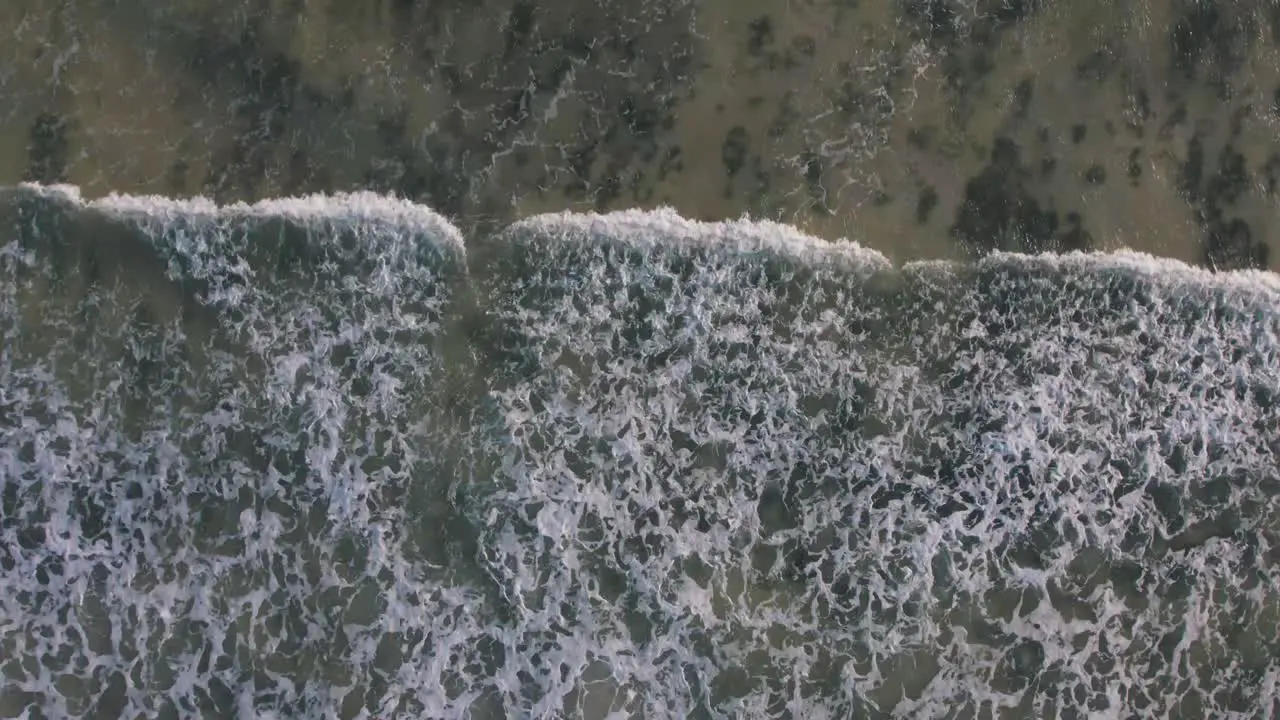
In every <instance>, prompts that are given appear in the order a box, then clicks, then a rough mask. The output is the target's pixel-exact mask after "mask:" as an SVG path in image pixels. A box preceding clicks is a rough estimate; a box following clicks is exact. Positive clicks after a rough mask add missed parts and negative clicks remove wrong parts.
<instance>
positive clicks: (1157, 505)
mask: <svg viewBox="0 0 1280 720" xmlns="http://www.w3.org/2000/svg"><path fill="white" fill-rule="evenodd" d="M24 192H28V193H31V194H32V195H33V196H35V197H39V198H43V199H44V200H46V201H49V202H50V203H51V204H57V205H61V206H65V207H70V208H72V209H73V210H75V209H78V208H83V209H85V210H86V211H88V212H97V213H102V214H105V215H106V216H108V217H111V218H115V219H117V220H123V221H124V226H125V227H132V228H137V229H139V230H140V231H141V232H143V233H144V234H145V235H146V236H147V238H149V246H151V247H153V248H154V249H155V251H156V253H157V254H158V255H160V256H162V257H164V258H165V259H166V260H168V261H169V270H170V274H171V277H172V279H173V280H172V283H173V285H174V287H177V288H179V289H180V290H181V291H182V292H184V293H194V294H195V295H196V297H195V299H194V302H195V303H196V304H197V305H198V306H200V307H201V308H203V309H205V310H207V311H208V312H209V313H210V314H211V315H212V316H213V317H214V318H215V321H214V322H213V323H212V327H205V326H203V325H201V324H199V322H197V320H198V318H196V319H193V317H195V316H194V315H193V314H192V313H189V312H169V313H167V314H166V313H165V312H164V311H163V310H164V309H163V308H159V307H153V306H154V305H155V304H156V301H155V300H154V297H155V295H154V294H152V295H148V291H147V288H148V286H149V285H150V284H154V283H158V282H160V278H155V277H145V278H143V277H138V278H134V279H130V278H128V277H127V276H126V277H124V278H123V279H121V280H120V282H119V283H117V284H116V285H115V286H113V287H98V286H95V285H94V284H93V283H92V282H90V281H88V280H87V279H86V280H85V282H83V283H80V282H67V281H66V280H67V278H68V277H72V278H74V277H77V275H76V273H80V275H81V276H84V277H86V278H87V277H88V276H89V275H91V268H89V267H88V266H86V265H84V263H85V261H84V260H83V259H77V258H81V255H78V254H77V253H76V252H70V253H68V252H66V251H65V247H67V244H68V243H70V245H71V246H72V247H74V246H75V244H76V243H77V242H83V243H92V242H93V239H92V238H74V237H64V238H61V240H62V241H63V242H61V243H53V244H43V245H42V244H41V243H40V242H38V239H39V237H40V233H37V232H29V231H28V229H25V228H18V229H17V235H18V236H19V237H21V238H22V248H21V252H16V251H14V252H10V249H12V248H14V247H16V246H18V245H19V243H18V242H16V241H11V239H10V238H9V237H7V236H2V235H0V248H3V249H2V250H0V282H2V283H3V285H0V335H3V337H4V341H5V345H4V350H3V352H0V480H3V495H2V496H0V522H2V524H0V586H3V587H5V588H6V592H5V593H0V627H3V632H0V673H2V674H3V676H4V679H5V689H4V690H3V691H2V692H0V711H6V712H7V711H11V710H12V711H14V712H18V711H20V709H21V708H22V707H24V706H27V705H34V706H35V707H37V708H39V709H40V710H41V712H42V713H43V714H44V715H46V716H108V715H109V716H119V715H122V716H132V715H147V714H151V713H155V714H160V715H162V716H163V715H165V714H166V713H167V714H169V715H170V716H172V715H177V716H185V715H195V714H202V715H205V716H215V717H219V716H220V717H235V716H245V715H252V716H269V715H274V716H277V717H406V718H409V717H412V718H418V717H430V718H453V717H467V716H470V717H493V718H498V717H581V718H603V717H607V716H611V714H612V716H613V717H752V718H755V717H814V718H819V717H849V716H858V717H904V718H906V717H910V718H916V717H923V718H928V717H950V716H953V715H954V714H955V713H961V714H965V713H972V714H981V713H982V712H986V711H997V710H998V709H999V708H1006V709H1008V710H1009V711H1010V712H1011V713H1012V716H1014V717H1044V716H1067V715H1069V714H1071V713H1073V712H1074V713H1077V714H1081V715H1094V716H1101V715H1107V714H1109V715H1114V716H1118V717H1126V716H1129V715H1133V714H1141V715H1144V716H1168V717H1177V716H1188V715H1199V716H1206V715H1207V716H1213V717H1232V715H1231V713H1232V712H1235V713H1236V715H1235V716H1237V717H1251V716H1253V715H1255V714H1256V711H1257V710H1258V708H1264V707H1265V705H1264V703H1266V702H1268V698H1272V697H1274V693H1273V691H1274V688H1275V686H1276V682H1277V681H1276V678H1277V677H1280V665H1278V664H1277V660H1276V657H1277V656H1278V655H1280V635H1278V633H1280V567H1278V562H1277V557H1280V556H1277V552H1280V471H1278V470H1277V468H1278V467H1280V443H1276V442H1275V428H1276V427H1280V408H1278V407H1277V399H1278V398H1280V356H1278V355H1277V353H1278V352H1280V339H1278V338H1280V311H1278V310H1277V305H1276V296H1277V293H1276V287H1277V285H1276V281H1275V277H1274V276H1270V275H1266V274H1262V273H1207V272H1203V271H1199V270H1195V269H1191V268H1187V267H1186V266H1181V265H1178V264H1173V263H1167V262H1165V261H1160V260H1156V259H1153V258H1149V257H1146V256H1140V255H1136V254H1118V255H1111V256H1098V255H1093V256H1084V255H1073V256H1066V257H1062V258H1058V257H1037V258H1024V257H1020V256H1008V255H1000V256H995V257H991V258H988V259H986V260H983V261H981V262H978V263H973V264H965V263H911V264H908V265H906V266H904V267H902V268H901V269H894V268H892V267H890V266H889V264H888V262H887V261H886V260H885V259H884V257H883V256H881V255H879V254H878V253H874V252H873V251H869V250H866V249H864V248H861V247H860V246H858V245H856V244H853V243H844V242H840V243H827V242H825V241H822V240H818V239H815V238H811V237H808V236H806V235H803V234H802V233H799V232H797V231H795V230H793V229H790V228H787V227H785V226H781V225H776V224H772V223H754V222H751V221H746V220H743V221H735V222H729V223H696V222H690V221H685V220H682V219H680V218H678V217H676V216H675V215H674V214H673V213H671V212H670V211H657V212H640V211H632V212H626V213H619V214H612V215H584V216H575V215H569V214H561V215H555V216H540V217H538V218H532V219H529V220H525V221H522V222H520V223H517V224H515V225H513V226H512V227H511V228H509V229H508V230H507V232H506V233H504V234H503V235H502V236H501V237H499V238H498V239H497V240H496V241H495V242H496V243H497V244H499V245H501V244H504V243H505V244H506V245H507V250H508V252H506V253H496V254H495V257H496V258H497V260H495V262H494V264H493V265H492V266H490V267H482V268H481V267H473V268H472V272H471V276H470V281H471V282H474V283H476V285H477V289H479V290H481V291H482V292H479V293H478V296H479V297H480V298H481V301H482V302H483V303H486V304H485V305H483V306H482V307H481V308H479V309H480V310H484V311H485V312H484V313H474V310H475V309H474V308H472V309H467V308H460V307H458V306H457V303H458V302H459V301H458V300H457V299H455V298H454V296H453V294H452V289H453V288H454V287H456V284H457V283H456V281H457V280H458V278H457V277H456V276H458V275H459V274H460V273H462V272H463V268H461V267H460V266H459V265H458V264H457V263H454V262H452V261H451V259H450V257H447V256H452V255H453V253H445V254H444V255H431V254H425V255H424V254H421V253H416V252H404V250H405V248H407V247H410V244H406V243H404V242H403V241H401V240H398V239H397V238H402V237H403V236H404V235H405V234H406V230H408V231H409V233H408V234H410V235H413V236H414V237H415V238H417V240H415V243H417V242H421V243H426V244H427V245H431V246H437V245H438V246H440V247H444V248H449V247H457V248H458V249H459V250H460V249H461V245H460V242H461V241H460V240H459V239H458V238H459V237H460V235H458V233H457V231H456V230H453V229H452V228H451V227H444V226H441V225H440V224H439V222H438V221H437V220H436V219H432V218H436V217H437V216H434V214H432V213H430V211H426V210H422V209H420V208H418V207H417V206H413V205H411V204H407V203H400V201H392V200H384V199H379V198H376V197H372V196H367V195H356V196H340V197H339V198H337V199H323V198H321V199H310V200H298V201H272V202H267V203H259V204H256V205H253V206H228V207H225V208H218V207H215V206H213V205H212V204H211V203H208V202H207V201H181V202H176V201H169V200H164V199H155V198H127V197H116V198H111V199H107V200H102V201H94V202H92V203H83V202H82V201H81V200H80V199H79V197H78V194H77V192H76V191H75V190H74V189H69V188H41V187H29V188H24ZM335 208H337V209H335ZM344 208H345V209H344ZM352 208H362V209H359V210H353V209H352ZM379 208H381V209H379ZM342 213H346V215H343V214H342ZM316 217H322V218H327V219H325V220H323V221H322V222H320V223H316V222H313V220H314V218H316ZM340 217H346V218H348V220H349V222H345V223H344V222H342V221H340V220H339V219H338V218H340ZM278 220H283V222H277V221H278ZM21 222H23V223H28V224H34V225H36V226H39V228H40V229H42V230H45V231H48V232H74V231H75V230H76V226H75V225H74V224H70V225H57V224H55V223H52V222H50V221H49V220H48V219H47V218H45V217H44V216H43V215H42V214H41V211H40V210H39V209H37V210H36V211H34V212H33V213H27V214H25V215H22V219H21ZM282 227H284V228H285V229H286V230H288V228H293V227H298V228H301V229H302V230H304V232H301V233H299V234H298V235H297V237H296V238H294V240H296V241H297V243H301V246H298V245H297V243H294V244H290V243H291V242H294V240H282V239H281V238H280V236H281V235H282V234H287V233H286V232H285V231H283V230H281V228H282ZM6 231H7V229H6ZM289 232H291V230H290V231H289ZM341 237H347V238H350V237H355V238H356V239H358V240H361V242H356V243H350V242H343V241H341ZM262 247H268V248H273V250H272V251H270V252H264V251H262V250H261V248H262ZM277 251H278V252H277ZM77 262H79V263H80V265H77V264H76V263H77ZM191 280H199V281H200V282H199V283H191V282H190V281H191ZM148 303H150V305H149V304H148ZM462 312H467V313H470V315H469V316H468V317H480V318H484V319H485V322H484V324H483V327H480V328H479V329H477V328H474V327H471V326H469V325H468V324H467V323H459V322H457V315H458V314H459V313H462ZM470 322H473V320H468V323H470ZM455 327H460V328H461V330H459V331H458V332H459V334H453V332H454V331H453V330H452V328H455ZM458 346H461V347H462V350H458ZM197 357H198V358H200V362H198V363H197V362H196V361H195V360H193V358H197ZM5 658H23V659H24V660H23V661H21V662H16V663H15V662H6V661H5V660H4V659H5ZM126 678H127V679H126ZM1271 702H1273V704H1274V701H1271ZM1276 710H1277V711H1280V708H1276ZM468 713H469V715H468ZM0 714H6V713H5V712H0Z"/></svg>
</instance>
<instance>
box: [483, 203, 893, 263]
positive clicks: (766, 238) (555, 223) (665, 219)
mask: <svg viewBox="0 0 1280 720" xmlns="http://www.w3.org/2000/svg"><path fill="white" fill-rule="evenodd" d="M506 235H507V237H508V238H512V239H515V238H525V239H527V240H532V241H535V242H536V241H540V240H546V239H548V238H552V239H553V242H556V243H565V242H584V241H585V242H595V241H598V240H599V239H600V238H602V237H610V238H616V239H618V240H621V241H622V242H626V243H628V244H632V245H636V246H644V247H659V248H672V247H679V246H680V245H682V244H686V243H688V244H692V245H700V246H703V247H716V248H722V249H729V250H733V251H735V252H744V253H753V252H771V253H775V254H777V255H780V256H783V257H788V258H796V259H800V260H803V261H805V262H822V263H838V264H840V265H843V266H846V267H857V268H860V269H867V270H886V269H888V267H889V260H888V259H887V258H886V257H885V256H884V255H883V254H881V253H879V252H877V251H875V250H871V249H869V248H866V247H863V246H862V245H859V244H858V243H856V242H850V241H843V240H842V241H839V242H829V241H825V240H822V239H820V238H816V237H814V236H811V235H808V234H805V233H803V232H800V231H799V230H797V229H796V228H794V227H792V226H790V225H783V224H781V223H776V222H773V221H770V220H752V219H750V218H746V217H743V218H742V219H739V220H725V221H721V222H703V221H698V220H690V219H687V218H684V217H681V216H680V215H679V214H678V213H676V211H675V210H673V209H671V208H669V207H663V208H659V209H657V210H621V211H617V212H612V213H607V214H599V213H572V212H561V213H548V214H545V215H536V216H534V217H531V218H527V219H524V220H520V221H517V222H515V223H513V224H512V225H511V226H510V227H509V228H507V230H506Z"/></svg>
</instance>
